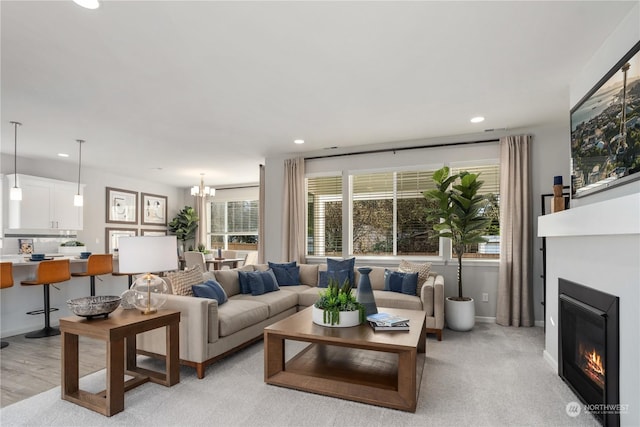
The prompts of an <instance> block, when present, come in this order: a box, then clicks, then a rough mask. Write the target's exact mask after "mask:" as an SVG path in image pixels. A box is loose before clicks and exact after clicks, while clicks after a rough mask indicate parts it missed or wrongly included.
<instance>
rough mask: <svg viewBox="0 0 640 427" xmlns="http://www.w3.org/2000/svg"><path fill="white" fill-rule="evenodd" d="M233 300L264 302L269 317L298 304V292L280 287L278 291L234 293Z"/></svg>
mask: <svg viewBox="0 0 640 427" xmlns="http://www.w3.org/2000/svg"><path fill="white" fill-rule="evenodd" d="M233 298H234V300H246V301H257V302H260V303H262V304H265V305H266V306H267V307H268V309H269V317H273V316H275V315H277V314H278V313H282V312H283V311H286V310H289V309H291V308H293V307H295V306H296V305H297V304H298V294H297V293H296V292H291V291H289V290H288V288H283V289H280V290H279V291H278V292H269V293H266V294H262V295H257V296H253V295H244V294H240V295H236V296H235V297H233Z"/></svg>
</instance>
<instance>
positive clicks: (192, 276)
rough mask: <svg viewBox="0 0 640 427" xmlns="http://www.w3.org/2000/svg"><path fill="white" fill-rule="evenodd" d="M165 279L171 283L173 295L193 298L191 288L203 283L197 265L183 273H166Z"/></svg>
mask: <svg viewBox="0 0 640 427" xmlns="http://www.w3.org/2000/svg"><path fill="white" fill-rule="evenodd" d="M167 278H169V280H170V281H171V287H172V292H173V294H174V295H184V296H187V297H192V296H193V290H192V289H191V286H193V285H197V284H200V283H203V282H204V277H203V276H202V270H200V266H199V265H194V266H193V267H192V268H190V269H187V270H184V271H175V272H171V273H167Z"/></svg>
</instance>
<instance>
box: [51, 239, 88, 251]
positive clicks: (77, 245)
mask: <svg viewBox="0 0 640 427" xmlns="http://www.w3.org/2000/svg"><path fill="white" fill-rule="evenodd" d="M86 251H87V247H86V246H85V244H84V243H82V242H80V241H78V240H68V241H66V242H63V243H60V247H58V253H59V254H67V255H68V254H73V255H77V254H79V253H80V252H86Z"/></svg>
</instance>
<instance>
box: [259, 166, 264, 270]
mask: <svg viewBox="0 0 640 427" xmlns="http://www.w3.org/2000/svg"><path fill="white" fill-rule="evenodd" d="M264 198H265V187H264V165H260V189H259V196H258V264H263V263H264V202H265V200H264Z"/></svg>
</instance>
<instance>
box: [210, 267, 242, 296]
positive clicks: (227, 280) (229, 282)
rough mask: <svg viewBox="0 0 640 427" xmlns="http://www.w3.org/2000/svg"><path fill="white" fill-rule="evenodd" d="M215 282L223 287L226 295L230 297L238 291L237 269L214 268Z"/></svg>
mask: <svg viewBox="0 0 640 427" xmlns="http://www.w3.org/2000/svg"><path fill="white" fill-rule="evenodd" d="M214 273H215V278H216V282H218V283H220V285H221V286H222V287H223V288H224V291H225V292H226V293H227V296H229V297H232V296H233V295H238V294H239V293H240V279H239V278H238V274H239V273H238V271H236V270H216V271H215V272H214Z"/></svg>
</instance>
